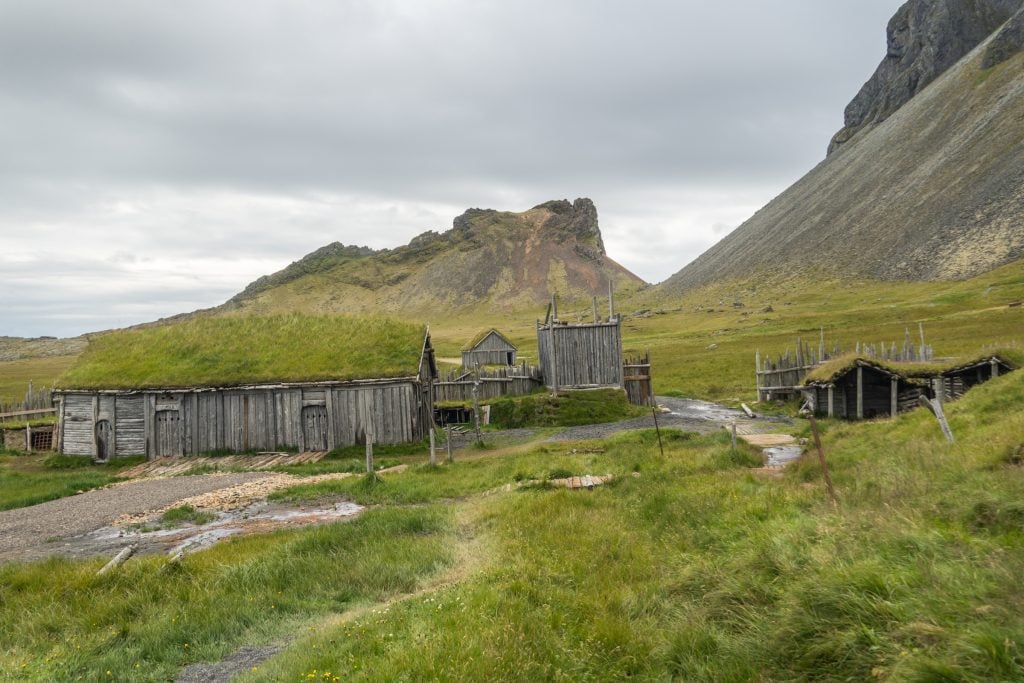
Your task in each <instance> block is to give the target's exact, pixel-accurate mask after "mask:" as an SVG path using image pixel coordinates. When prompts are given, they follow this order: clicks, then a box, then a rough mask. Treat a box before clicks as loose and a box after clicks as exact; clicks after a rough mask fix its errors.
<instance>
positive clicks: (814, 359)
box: [754, 327, 935, 401]
mask: <svg viewBox="0 0 1024 683" xmlns="http://www.w3.org/2000/svg"><path fill="white" fill-rule="evenodd" d="M920 332H921V343H920V344H919V345H915V344H913V343H912V342H911V339H910V330H909V328H908V329H907V332H906V335H905V336H904V339H903V344H902V345H900V346H897V345H896V342H892V343H889V344H887V343H886V342H880V343H878V344H874V343H862V342H857V344H856V345H855V346H854V347H853V348H852V349H848V350H846V351H844V350H843V348H842V347H841V346H839V344H833V345H832V348H831V349H829V348H827V347H826V346H825V335H824V332H822V334H821V337H820V339H819V341H818V345H817V348H815V347H812V346H811V345H810V344H808V343H805V342H803V341H802V340H801V339H800V338H799V337H798V338H797V340H796V350H795V351H793V350H790V349H786V352H785V353H783V354H781V355H779V356H777V357H775V358H767V357H766V358H762V357H761V352H760V351H758V352H757V353H756V354H755V361H754V362H755V366H756V373H755V374H756V379H757V400H758V401H770V400H772V399H780V400H789V399H792V398H796V396H797V395H798V394H799V391H797V387H799V386H800V385H802V384H803V382H804V378H805V377H806V376H807V373H809V372H810V371H811V370H813V369H814V368H816V367H818V366H819V365H821V364H822V363H825V362H827V361H829V360H831V359H833V358H837V357H839V356H842V355H844V354H845V353H853V354H855V355H857V356H859V357H861V358H877V359H879V360H885V361H892V362H896V363H909V362H921V361H930V360H932V359H933V358H934V357H935V353H934V350H933V349H932V347H931V346H929V345H928V344H926V343H925V342H924V328H923V327H922V328H921V330H920Z"/></svg>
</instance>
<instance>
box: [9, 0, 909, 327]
mask: <svg viewBox="0 0 1024 683" xmlns="http://www.w3.org/2000/svg"><path fill="white" fill-rule="evenodd" d="M898 4H899V2H898V0H866V1H865V2H860V3H856V4H849V3H846V4H842V3H822V2H818V1H812V0H786V1H783V2H774V3H763V2H752V1H750V2H741V3H730V4H729V5H728V6H724V5H720V4H712V3H698V2H693V1H685V2H678V1H676V2H669V1H665V2H656V1H648V2H630V3H626V2H612V1H601V2H582V0H577V1H575V2H564V3H542V2H539V0H524V1H522V2H517V3H506V2H497V1H496V0H495V1H490V2H468V0H466V1H460V0H450V1H440V2H432V3H422V2H412V1H408V2H400V1H397V0H392V1H384V0H374V1H372V2H371V1H369V0H358V1H356V0H350V1H347V2H337V3H318V2H298V3H292V2H288V3H285V2H269V1H253V2H244V3H242V2H237V3H230V2H229V3H206V2H191V1H190V2H178V3H158V2H128V1H122V2H108V3H101V4H96V3H78V2H71V1H66V2H58V1H56V0H49V1H47V0H40V1H37V2H32V3H20V4H18V3H4V4H2V5H0V117H2V119H3V121H4V126H3V127H0V149H3V151H4V153H3V154H2V155H0V236H2V237H3V238H4V239H5V241H8V242H13V243H14V246H16V247H18V246H19V245H21V246H22V247H23V248H24V249H29V248H30V246H29V245H28V244H27V243H22V242H19V240H21V239H23V236H22V235H23V233H24V232H25V230H26V229H31V231H32V233H33V235H34V240H35V242H34V246H35V248H43V249H52V250H56V251H59V250H60V249H61V248H63V245H65V244H67V243H68V242H69V240H67V239H66V236H67V235H68V233H73V232H77V233H79V234H81V235H85V234H88V235H89V236H90V238H91V239H92V240H94V241H99V242H102V241H104V240H105V241H108V242H110V244H111V245H112V250H111V251H110V253H114V252H117V251H121V252H124V253H126V254H133V255H136V256H137V257H138V258H140V259H142V258H146V257H147V255H164V256H174V257H175V258H178V259H187V258H191V257H194V256H195V255H197V254H203V253H210V252H214V253H218V254H222V255H223V254H234V255H236V256H237V257H238V258H241V259H250V260H252V259H269V260H274V261H275V262H277V261H280V262H281V264H282V265H283V264H285V263H287V262H289V261H291V260H294V259H295V258H298V257H299V256H301V255H302V254H303V253H305V252H307V251H310V250H312V249H314V248H316V247H317V246H320V245H321V244H323V243H325V242H328V241H331V240H334V239H339V240H341V241H344V242H346V243H352V242H358V243H363V242H365V241H367V240H366V239H364V237H363V236H365V235H370V236H372V238H373V240H375V242H376V243H375V244H373V246H393V245H396V244H399V243H401V242H404V241H406V240H407V239H408V238H409V237H411V236H413V235H415V234H417V233H419V232H421V231H423V230H426V229H443V228H446V227H447V226H448V225H450V222H451V218H452V217H453V216H454V215H455V214H457V213H459V212H460V211H461V210H462V208H465V207H468V206H493V207H494V208H502V209H522V208H526V207H527V206H530V205H532V204H534V203H537V202H539V201H543V200H545V199H549V198H553V197H563V196H566V197H575V196H590V197H592V198H594V199H595V201H596V202H597V205H598V208H599V210H600V211H601V216H602V226H603V228H604V229H605V230H607V231H610V233H611V234H612V235H613V237H614V235H615V233H616V230H620V229H625V228H617V226H629V229H631V230H635V229H639V228H638V227H636V226H639V225H641V223H643V226H644V230H647V231H649V234H650V236H649V237H648V238H647V239H648V240H651V239H653V240H654V241H655V243H657V244H660V248H658V247H654V248H652V250H651V251H652V252H654V251H657V254H656V256H655V255H651V256H646V257H645V256H644V255H643V254H640V253H637V254H635V255H632V256H629V257H625V258H623V259H620V260H623V261H624V262H625V261H627V260H630V259H632V263H631V264H630V267H633V268H635V269H637V270H638V271H639V273H640V274H641V275H642V276H644V277H646V278H647V279H650V280H655V279H661V278H662V277H664V276H666V275H667V274H669V273H671V272H672V271H674V270H676V269H677V268H678V267H680V266H682V264H684V263H685V262H687V261H689V260H691V259H692V258H693V257H695V256H696V255H697V253H699V251H700V250H701V249H703V248H704V247H706V246H708V245H709V244H710V243H711V242H712V241H713V240H714V238H715V232H714V230H713V225H714V224H716V223H721V222H725V223H728V224H731V225H734V224H737V223H738V222H739V221H740V220H742V218H743V216H734V215H732V213H731V212H730V210H729V207H727V206H726V207H720V210H719V212H718V214H716V215H714V216H712V215H711V213H709V212H707V211H705V210H703V209H702V210H700V211H698V210H695V209H694V208H693V205H692V203H691V202H690V201H689V200H687V199H686V192H687V190H692V189H694V188H697V189H699V190H700V193H702V194H701V196H702V197H705V198H707V199H708V200H711V199H713V198H715V197H726V196H728V197H735V196H740V195H743V196H749V195H751V193H754V194H757V196H758V201H760V202H763V201H766V200H767V199H769V198H770V197H771V196H772V195H773V194H775V193H777V192H778V191H780V190H782V189H783V188H784V187H785V186H786V185H787V184H788V183H790V182H792V181H793V180H795V179H796V178H797V177H799V175H800V174H801V173H803V172H805V171H806V170H808V169H809V168H810V166H811V165H813V164H814V163H817V162H818V161H819V160H820V159H821V158H822V156H823V152H824V149H825V146H826V144H827V141H828V138H829V136H830V135H831V134H832V133H833V132H834V131H835V130H837V129H838V128H839V126H840V125H841V123H842V108H843V106H844V105H845V103H846V101H847V100H849V99H850V98H851V97H852V96H853V94H854V93H855V92H856V91H857V89H858V88H859V86H860V84H861V83H862V82H863V81H864V80H865V79H866V78H867V77H868V76H869V75H870V73H871V71H872V70H873V68H874V66H875V64H876V63H877V61H878V60H879V59H880V57H881V55H882V54H883V50H884V27H885V22H886V20H887V19H888V17H889V16H890V15H891V14H892V12H893V11H895V9H896V7H897V6H898ZM652 188H655V189H656V190H657V193H658V195H659V196H658V197H657V201H656V203H655V207H656V208H653V209H651V210H648V209H647V208H646V207H645V206H644V202H645V201H651V197H650V195H651V189H652ZM673 192H674V193H675V196H674V197H673ZM339 198H340V199H339ZM741 203H742V204H743V205H746V200H744V201H743V202H741ZM119 205H123V206H126V207H135V208H136V209H137V210H136V212H135V213H130V212H122V213H118V212H117V211H115V210H112V209H111V208H110V207H116V206H119ZM389 207H390V208H389ZM395 207H397V209H395V210H394V211H392V210H391V209H392V208H395ZM755 208H756V206H755ZM389 212H390V213H389ZM723 212H724V213H726V214H728V215H727V216H724V217H723V215H721V214H722V213H723ZM704 218H710V220H711V222H709V223H704V224H701V223H700V221H701V220H703V219H704ZM650 221H658V222H660V225H661V227H660V228H659V223H651V222H650ZM669 225H672V226H675V227H672V228H669V227H666V226H669ZM684 226H685V227H684ZM699 226H702V227H699ZM684 229H685V230H686V231H688V232H690V233H691V234H692V238H688V239H687V240H680V239H678V238H677V237H678V236H675V237H674V236H673V235H674V234H675V233H678V232H679V231H680V230H684ZM659 230H660V232H659ZM659 234H660V235H662V237H660V238H659V237H658V236H657V235H659ZM70 242H72V243H76V244H77V242H76V241H75V240H70ZM618 243H621V244H626V243H628V240H627V239H621V240H619V241H618ZM115 244H116V246H115ZM610 244H616V240H615V239H612V240H611V241H610ZM614 255H615V254H613V256H614ZM107 256H108V257H109V254H108V255H107ZM115 261H116V259H115ZM655 262H657V265H654V264H655ZM672 263H675V264H677V265H676V266H675V267H672ZM112 265H116V263H115V264H112ZM0 266H2V264H0ZM3 267H4V268H6V266H3ZM648 269H649V270H648ZM645 270H647V271H648V272H645ZM239 276H240V277H241V274H239ZM6 278H7V272H6V270H4V271H0V284H3V283H4V282H5V280H6ZM239 284H240V285H244V282H242V283H239ZM215 297H221V290H218V289H216V288H211V289H210V290H209V291H208V293H207V294H206V295H205V296H204V295H201V294H198V293H197V294H196V297H195V298H196V299H201V300H202V301H203V302H204V304H203V305H211V304H214V303H218V302H219V301H218V299H217V298H215ZM144 318H145V316H143V319H144ZM33 324H34V325H38V326H40V329H39V330H38V331H39V333H45V332H46V329H45V325H46V321H45V320H39V321H37V322H36V323H33ZM2 332H3V331H2V330H0V333H2Z"/></svg>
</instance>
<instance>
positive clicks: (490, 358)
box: [462, 327, 518, 368]
mask: <svg viewBox="0 0 1024 683" xmlns="http://www.w3.org/2000/svg"><path fill="white" fill-rule="evenodd" d="M517 351H518V349H517V348H516V346H515V344H513V343H512V342H510V341H509V340H508V337H506V336H505V335H503V334H502V333H501V332H498V331H497V330H496V329H494V328H493V327H492V328H490V329H488V330H483V331H481V332H480V333H479V334H477V335H476V336H475V337H473V341H471V342H469V344H467V345H466V346H465V348H463V349H462V367H464V368H472V367H474V366H476V365H506V366H512V365H515V364H516V353H517Z"/></svg>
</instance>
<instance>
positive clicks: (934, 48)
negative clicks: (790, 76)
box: [828, 0, 1024, 154]
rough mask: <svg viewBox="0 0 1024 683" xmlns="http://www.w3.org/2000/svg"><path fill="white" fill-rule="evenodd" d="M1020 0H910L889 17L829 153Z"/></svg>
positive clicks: (921, 84)
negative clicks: (879, 50) (878, 55)
mask: <svg viewBox="0 0 1024 683" xmlns="http://www.w3.org/2000/svg"><path fill="white" fill-rule="evenodd" d="M1022 4H1024V0H911V1H910V2H908V3H906V4H905V5H903V6H902V7H900V9H899V10H897V12H896V14H895V15H894V16H893V17H892V19H890V20H889V26H888V27H887V29H886V42H887V50H886V53H885V57H884V58H883V59H882V63H881V64H879V65H878V68H877V69H876V70H875V73H874V74H873V75H872V76H871V78H870V79H869V80H868V82H867V83H865V84H864V87H863V88H861V90H860V92H859V93H857V96H856V97H854V98H853V100H852V101H851V102H850V104H848V105H847V106H846V111H845V116H844V119H845V120H844V126H843V128H842V130H840V131H839V132H838V133H836V134H835V136H834V137H833V138H832V141H831V143H830V144H829V150H828V151H829V154H831V153H832V152H834V151H835V150H836V149H837V148H838V147H840V146H841V145H842V144H844V143H846V142H848V141H849V140H851V139H852V138H853V137H854V136H855V135H856V134H857V133H858V132H860V131H861V130H863V129H864V128H869V127H871V126H873V125H875V124H878V123H881V122H882V121H885V120H886V119H887V118H889V116H891V115H892V114H893V112H895V111H896V110H897V109H899V108H900V107H902V106H903V105H904V104H906V103H907V102H909V101H910V99H911V98H912V97H913V96H914V95H916V94H917V93H919V92H921V91H922V90H923V89H924V88H925V87H926V86H927V85H928V84H929V83H931V82H932V81H934V80H935V79H936V78H937V77H938V76H940V75H941V74H943V73H944V72H945V71H946V70H947V69H948V68H949V67H951V66H953V64H955V63H956V62H958V61H959V60H960V59H961V58H962V57H963V56H964V55H966V54H967V53H968V52H970V51H971V50H973V49H974V48H975V47H977V45H978V44H979V43H981V41H983V40H985V39H986V38H987V37H989V36H990V35H991V34H992V32H993V31H995V30H996V29H997V28H999V27H1000V26H1002V25H1003V24H1004V23H1005V22H1006V21H1007V20H1008V19H1009V18H1010V17H1012V16H1013V15H1014V13H1015V12H1017V11H1018V10H1019V9H1020V8H1021V6H1022Z"/></svg>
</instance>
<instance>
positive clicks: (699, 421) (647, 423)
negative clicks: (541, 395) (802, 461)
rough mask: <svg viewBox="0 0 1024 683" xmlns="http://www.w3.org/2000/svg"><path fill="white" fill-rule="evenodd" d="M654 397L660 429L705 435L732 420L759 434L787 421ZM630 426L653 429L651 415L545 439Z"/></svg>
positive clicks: (600, 434) (602, 434)
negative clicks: (658, 407)
mask: <svg viewBox="0 0 1024 683" xmlns="http://www.w3.org/2000/svg"><path fill="white" fill-rule="evenodd" d="M656 400H657V402H658V405H659V406H662V407H664V408H665V409H667V410H668V412H667V413H658V426H659V427H660V428H662V429H680V430H683V431H687V432H699V433H701V434H708V433H711V432H716V431H718V430H720V429H722V428H723V427H724V426H728V425H731V424H732V423H733V422H735V423H736V424H737V431H739V428H740V427H741V426H742V430H743V431H745V432H747V433H761V432H767V431H770V430H772V429H775V428H778V426H779V425H780V424H788V423H789V422H790V421H789V419H788V418H779V417H757V418H753V419H751V418H749V417H747V416H746V414H745V413H743V412H742V411H739V410H735V409H733V408H727V407H725V406H723V405H719V404H718V403H711V402H709V401H698V400H697V399H692V398H674V397H672V396H657V397H656ZM633 429H654V416H652V415H645V416H644V417H636V418H633V419H630V420H622V421H620V422H605V423H602V424H595V425H583V426H580V427H569V428H568V429H566V430H564V431H561V432H559V433H557V434H555V435H554V436H552V437H550V438H549V439H548V440H549V441H578V440H584V439H603V438H606V437H608V436H610V435H612V434H616V433H618V432H625V431H630V430H633Z"/></svg>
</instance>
